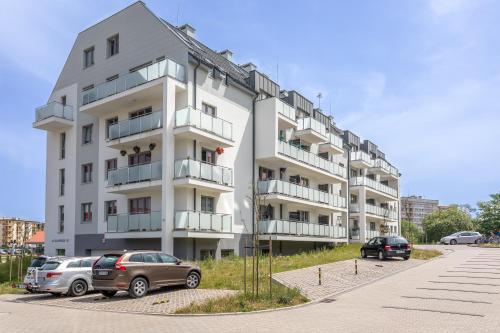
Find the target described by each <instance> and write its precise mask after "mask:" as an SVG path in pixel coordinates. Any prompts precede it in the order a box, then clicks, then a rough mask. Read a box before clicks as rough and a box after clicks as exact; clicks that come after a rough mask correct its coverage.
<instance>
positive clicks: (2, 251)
mask: <svg viewBox="0 0 500 333" xmlns="http://www.w3.org/2000/svg"><path fill="white" fill-rule="evenodd" d="M1 254H9V251H8V250H4V249H0V255H1Z"/></svg>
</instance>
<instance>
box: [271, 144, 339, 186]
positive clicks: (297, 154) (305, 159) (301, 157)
mask: <svg viewBox="0 0 500 333" xmlns="http://www.w3.org/2000/svg"><path fill="white" fill-rule="evenodd" d="M278 153H280V154H283V155H285V156H287V157H290V158H293V159H295V160H297V161H299V162H302V163H305V164H308V165H311V166H313V167H316V168H318V169H321V170H323V171H326V172H329V173H331V174H333V175H336V176H340V177H343V178H346V177H347V172H346V169H345V168H344V167H342V166H340V165H338V164H336V163H333V162H330V161H328V160H326V159H324V158H322V157H319V156H318V155H316V154H314V153H311V152H308V151H306V150H304V149H302V148H299V147H296V146H294V145H291V144H289V143H287V142H284V141H281V140H278Z"/></svg>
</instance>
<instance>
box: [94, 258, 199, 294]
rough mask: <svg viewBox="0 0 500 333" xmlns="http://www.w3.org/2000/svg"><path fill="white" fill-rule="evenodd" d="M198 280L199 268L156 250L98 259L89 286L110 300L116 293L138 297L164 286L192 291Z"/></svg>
mask: <svg viewBox="0 0 500 333" xmlns="http://www.w3.org/2000/svg"><path fill="white" fill-rule="evenodd" d="M200 281H201V271H200V268H199V267H198V266H193V265H189V264H183V263H182V262H181V261H180V260H179V259H177V258H175V257H173V256H171V255H168V254H165V253H161V252H155V251H132V252H111V253H108V254H104V255H103V256H102V257H100V258H99V260H97V261H96V262H95V264H94V267H93V268H92V285H93V286H94V289H95V290H98V291H100V292H101V293H102V294H103V295H104V296H106V297H113V296H114V295H115V294H116V292H117V291H119V290H125V291H128V293H129V295H130V296H131V297H133V298H138V297H142V296H144V295H146V293H147V292H148V290H152V289H157V288H161V287H164V286H174V285H184V286H185V287H186V288H189V289H194V288H197V287H198V285H199V284H200Z"/></svg>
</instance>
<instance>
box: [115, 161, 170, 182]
mask: <svg viewBox="0 0 500 333" xmlns="http://www.w3.org/2000/svg"><path fill="white" fill-rule="evenodd" d="M159 179H161V161H158V162H152V163H147V164H140V165H134V166H130V167H125V168H119V169H116V170H110V171H109V172H108V186H115V185H124V184H131V183H139V182H145V181H151V180H159Z"/></svg>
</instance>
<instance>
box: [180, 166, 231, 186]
mask: <svg viewBox="0 0 500 333" xmlns="http://www.w3.org/2000/svg"><path fill="white" fill-rule="evenodd" d="M174 172H175V175H174V178H186V177H189V178H197V179H202V180H207V181H210V182H215V183H217V184H221V185H228V186H232V185H233V169H231V168H226V167H223V166H219V165H214V164H210V163H205V162H201V161H195V160H191V159H183V160H176V161H175V163H174Z"/></svg>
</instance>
